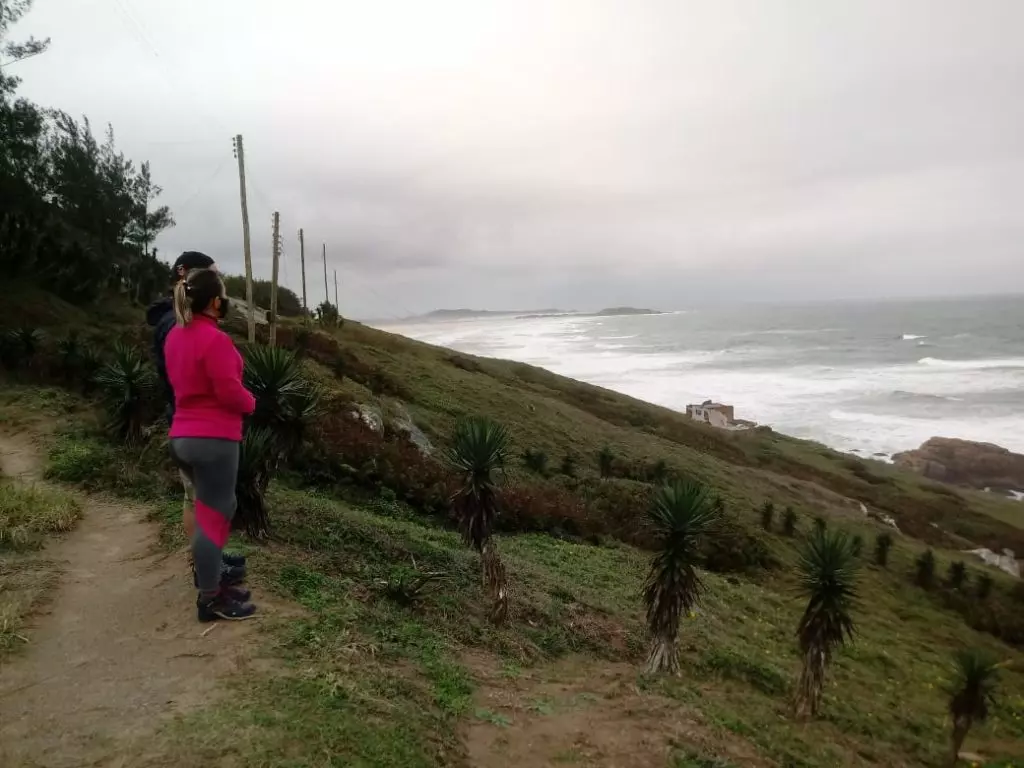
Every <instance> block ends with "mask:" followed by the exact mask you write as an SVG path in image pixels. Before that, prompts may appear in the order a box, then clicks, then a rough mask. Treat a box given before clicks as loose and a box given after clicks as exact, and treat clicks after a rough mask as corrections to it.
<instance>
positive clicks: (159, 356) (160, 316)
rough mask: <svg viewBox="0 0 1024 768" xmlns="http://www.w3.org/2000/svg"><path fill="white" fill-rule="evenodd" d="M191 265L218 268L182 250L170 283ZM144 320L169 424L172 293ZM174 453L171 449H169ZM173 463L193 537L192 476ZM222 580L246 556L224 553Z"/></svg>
mask: <svg viewBox="0 0 1024 768" xmlns="http://www.w3.org/2000/svg"><path fill="white" fill-rule="evenodd" d="M193 269H211V270H213V271H217V265H216V263H214V260H213V259H211V258H210V257H209V256H207V255H206V254H205V253H200V252H199V251H185V252H184V253H183V254H181V256H179V257H178V258H177V260H176V261H175V262H174V265H173V266H172V267H171V271H172V274H173V284H174V285H177V284H178V283H179V282H181V281H182V280H184V279H185V278H186V277H187V276H188V273H189V272H190V271H192V270H193ZM146 322H147V323H149V325H150V326H151V327H152V328H153V362H154V364H155V365H156V372H157V375H158V376H159V377H160V385H161V388H162V389H163V395H164V402H165V404H166V406H165V411H166V414H167V424H168V425H170V424H171V423H172V421H173V419H174V390H173V389H171V382H170V380H169V379H168V378H167V361H166V358H165V357H164V345H165V344H166V343H167V335H168V334H169V333H170V332H171V329H173V328H174V326H175V324H176V320H175V317H174V297H173V290H172V292H171V295H168V296H167V297H166V298H163V299H160V300H158V301H155V302H153V303H152V304H151V305H150V306H149V309H147V310H146ZM172 457H173V453H172ZM175 464H178V465H179V470H178V472H179V474H180V476H181V484H182V486H183V487H184V489H185V499H184V502H183V504H182V509H181V521H182V526H183V527H184V529H185V538H186V539H187V540H188V541H190V542H191V541H192V537H193V536H194V535H195V530H196V501H195V487H194V485H193V483H192V478H191V477H190V476H189V474H188V472H186V471H185V470H184V469H183V468H181V466H180V463H179V462H178V460H177V458H176V457H175ZM222 576H223V580H224V583H225V584H237V583H238V582H240V581H242V580H243V579H244V578H245V557H244V556H242V555H232V554H228V553H227V552H225V553H224V571H223V574H222Z"/></svg>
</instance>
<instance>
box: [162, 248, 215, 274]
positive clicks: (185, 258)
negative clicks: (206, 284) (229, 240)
mask: <svg viewBox="0 0 1024 768" xmlns="http://www.w3.org/2000/svg"><path fill="white" fill-rule="evenodd" d="M212 266H213V259H211V258H210V257H209V256H207V255H206V254H205V253H200V252H199V251H185V252H184V253H183V254H181V256H179V257H178V260H177V261H175V262H174V266H173V267H172V269H173V270H174V271H175V273H177V271H178V270H179V269H184V270H185V271H186V272H188V271H189V270H192V269H209V268H210V267H212Z"/></svg>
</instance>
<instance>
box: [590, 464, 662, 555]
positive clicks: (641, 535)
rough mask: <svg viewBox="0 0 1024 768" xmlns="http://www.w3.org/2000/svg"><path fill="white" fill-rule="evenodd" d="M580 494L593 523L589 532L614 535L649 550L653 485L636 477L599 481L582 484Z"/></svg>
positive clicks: (651, 543)
mask: <svg viewBox="0 0 1024 768" xmlns="http://www.w3.org/2000/svg"><path fill="white" fill-rule="evenodd" d="M579 493H580V494H581V496H582V499H583V504H584V506H585V508H586V511H587V512H586V517H587V520H588V521H589V526H590V527H589V528H588V529H587V535H597V534H603V535H606V536H612V537H614V538H616V539H618V540H619V541H624V542H626V543H628V544H633V545H635V546H639V547H644V548H648V549H649V548H651V547H652V546H653V545H654V540H653V537H652V535H651V531H650V528H649V527H648V526H647V525H646V522H645V521H646V519H647V512H648V510H649V509H650V508H651V499H652V496H653V494H654V489H653V488H652V487H651V486H650V485H648V484H647V483H640V482H637V481H635V480H618V479H616V480H600V481H598V482H593V483H583V484H581V485H580V488H579Z"/></svg>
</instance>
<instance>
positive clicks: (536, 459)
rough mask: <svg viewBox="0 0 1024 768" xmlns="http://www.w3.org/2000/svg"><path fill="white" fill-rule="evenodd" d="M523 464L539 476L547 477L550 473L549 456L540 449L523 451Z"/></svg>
mask: <svg viewBox="0 0 1024 768" xmlns="http://www.w3.org/2000/svg"><path fill="white" fill-rule="evenodd" d="M523 464H525V465H526V468H527V469H529V470H530V471H531V472H536V473H537V474H538V475H546V474H547V473H548V455H547V454H546V453H545V452H544V451H542V450H540V449H534V448H527V449H526V450H525V451H523Z"/></svg>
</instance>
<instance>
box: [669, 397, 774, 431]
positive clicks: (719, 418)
mask: <svg viewBox="0 0 1024 768" xmlns="http://www.w3.org/2000/svg"><path fill="white" fill-rule="evenodd" d="M686 415H687V416H689V417H690V418H691V419H693V420H694V421H702V422H704V423H705V424H710V425H711V426H712V427H717V428H718V429H732V430H739V429H750V428H751V427H755V426H757V425H756V424H755V423H754V422H752V421H746V420H745V419H737V418H736V412H735V410H734V409H733V407H732V406H731V405H726V404H725V403H715V402H712V401H711V400H705V401H704V402H703V403H701V404H700V405H688V406H686Z"/></svg>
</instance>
